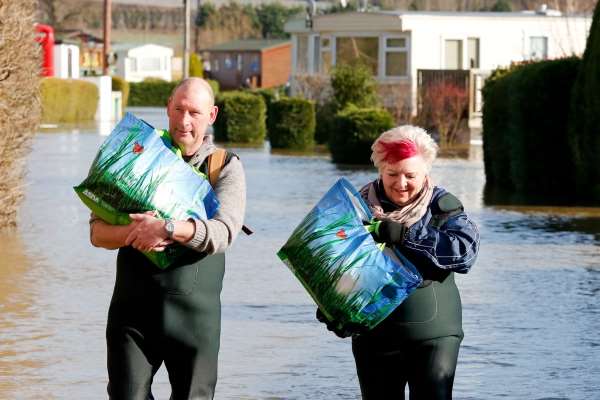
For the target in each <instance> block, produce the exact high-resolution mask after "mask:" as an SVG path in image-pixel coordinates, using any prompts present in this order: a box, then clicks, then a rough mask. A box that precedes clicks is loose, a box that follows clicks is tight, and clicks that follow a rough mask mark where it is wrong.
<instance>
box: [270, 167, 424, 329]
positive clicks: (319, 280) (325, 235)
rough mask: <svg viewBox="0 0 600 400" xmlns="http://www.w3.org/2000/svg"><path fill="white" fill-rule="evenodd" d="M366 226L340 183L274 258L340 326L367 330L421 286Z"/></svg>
mask: <svg viewBox="0 0 600 400" xmlns="http://www.w3.org/2000/svg"><path fill="white" fill-rule="evenodd" d="M371 223H372V214H371V211H370V210H369V208H368V206H367V205H366V204H365V202H364V201H363V200H362V198H361V197H360V194H359V193H358V192H357V191H356V189H355V188H354V187H353V186H352V184H351V183H350V182H348V181H347V180H346V179H344V178H342V179H340V180H338V181H337V182H336V183H335V184H334V185H333V187H332V188H331V189H330V190H329V191H328V192H327V193H326V194H325V196H323V198H322V199H321V200H320V201H319V202H318V203H317V205H316V206H315V207H314V208H313V209H312V210H311V211H310V212H309V213H308V215H307V216H306V217H305V218H304V219H303V220H302V222H301V223H300V225H298V227H297V228H296V229H295V230H294V232H293V233H292V235H291V236H290V238H289V239H288V241H287V242H286V243H285V244H284V245H283V247H282V248H281V250H279V252H278V253H277V255H278V256H279V258H281V260H282V261H283V262H284V263H285V264H286V265H287V266H288V267H289V268H290V270H291V271H292V272H293V273H294V275H295V276H296V277H297V278H298V280H299V281H300V282H301V283H302V285H303V286H304V287H305V289H306V290H307V291H308V293H309V294H310V296H311V297H312V298H313V299H314V300H315V302H316V303H317V305H318V306H319V308H320V309H321V311H322V312H323V314H325V316H326V317H327V318H328V319H329V320H330V321H336V322H337V323H338V324H339V325H340V327H341V326H343V325H346V324H349V323H352V324H359V325H361V326H364V327H366V328H367V329H372V328H373V327H375V326H376V325H377V324H379V323H380V322H381V321H383V320H384V319H385V318H386V317H387V316H388V315H389V314H390V313H391V312H392V311H393V310H394V309H395V308H396V307H397V306H398V305H399V304H400V303H402V301H404V299H406V297H408V295H409V294H410V293H412V292H413V291H414V290H415V289H416V288H417V286H418V285H419V284H420V283H421V276H420V275H419V273H418V272H417V270H416V268H415V267H414V265H412V264H411V263H410V261H408V260H407V259H406V258H405V257H404V256H403V255H402V254H400V253H399V252H398V251H395V250H393V249H391V248H389V247H385V246H383V245H382V244H380V243H377V242H376V241H375V240H374V239H373V237H372V236H371V234H370V233H369V231H368V227H369V225H370V224H371Z"/></svg>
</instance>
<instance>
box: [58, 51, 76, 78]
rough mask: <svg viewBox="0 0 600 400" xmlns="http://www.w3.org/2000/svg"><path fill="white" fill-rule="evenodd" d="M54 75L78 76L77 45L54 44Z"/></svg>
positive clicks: (64, 76) (59, 76) (63, 76)
mask: <svg viewBox="0 0 600 400" xmlns="http://www.w3.org/2000/svg"><path fill="white" fill-rule="evenodd" d="M54 76H55V77H57V78H63V79H78V78H79V47H77V46H75V45H73V44H55V45H54Z"/></svg>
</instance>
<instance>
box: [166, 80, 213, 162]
mask: <svg viewBox="0 0 600 400" xmlns="http://www.w3.org/2000/svg"><path fill="white" fill-rule="evenodd" d="M217 112H218V108H217V107H216V106H214V105H212V99H211V98H210V95H209V93H208V92H207V90H206V89H205V88H204V87H203V86H202V85H199V84H195V85H194V84H191V85H185V86H182V87H180V88H179V89H177V91H176V92H175V93H174V94H173V96H172V97H171V98H170V99H169V103H168V104H167V116H168V117H169V133H170V134H171V137H172V138H173V140H174V141H175V143H177V145H178V146H179V148H180V149H181V151H182V152H183V154H184V155H186V156H190V155H192V154H194V153H195V152H196V151H198V149H199V148H200V146H201V145H202V142H203V140H204V135H205V134H206V130H207V128H208V126H209V125H212V124H213V122H215V119H216V118H217Z"/></svg>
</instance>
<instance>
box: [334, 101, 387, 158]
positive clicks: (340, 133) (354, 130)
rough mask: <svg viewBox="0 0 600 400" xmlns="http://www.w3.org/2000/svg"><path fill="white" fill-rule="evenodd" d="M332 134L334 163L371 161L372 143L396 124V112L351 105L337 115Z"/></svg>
mask: <svg viewBox="0 0 600 400" xmlns="http://www.w3.org/2000/svg"><path fill="white" fill-rule="evenodd" d="M333 126H334V128H333V131H332V132H331V135H330V137H329V150H330V151H331V158H332V160H333V161H334V162H337V163H344V164H370V163H371V161H370V159H371V145H372V144H373V142H374V141H375V139H377V137H378V136H379V135H380V134H381V133H383V132H385V131H387V130H389V129H391V128H392V127H393V126H394V119H393V118H392V115H391V114H390V113H389V112H388V111H386V110H384V109H382V108H357V107H348V108H346V109H344V110H342V111H340V112H338V113H337V114H336V115H335V119H334V122H333Z"/></svg>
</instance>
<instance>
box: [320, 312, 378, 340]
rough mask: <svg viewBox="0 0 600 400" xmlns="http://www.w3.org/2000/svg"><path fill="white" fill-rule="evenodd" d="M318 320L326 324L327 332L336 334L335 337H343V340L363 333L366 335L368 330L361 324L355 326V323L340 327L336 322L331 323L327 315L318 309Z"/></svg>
mask: <svg viewBox="0 0 600 400" xmlns="http://www.w3.org/2000/svg"><path fill="white" fill-rule="evenodd" d="M317 320H318V321H319V322H322V323H324V324H325V325H326V326H327V330H329V331H331V332H333V333H335V335H336V336H337V337H341V338H347V337H350V336H353V335H359V334H361V333H365V332H367V330H368V329H367V328H366V327H364V326H362V325H359V324H355V323H352V322H351V323H348V324H346V325H342V326H341V327H340V324H339V323H337V322H335V321H333V322H332V321H329V320H328V319H327V317H326V316H325V314H323V312H321V309H320V308H317Z"/></svg>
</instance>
